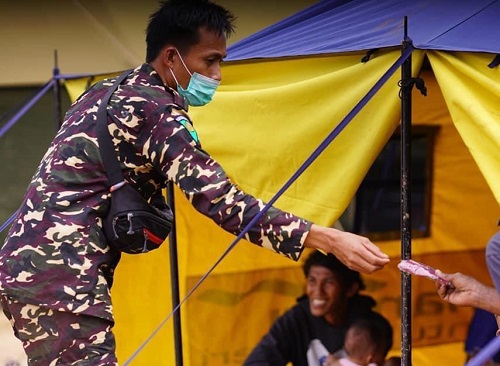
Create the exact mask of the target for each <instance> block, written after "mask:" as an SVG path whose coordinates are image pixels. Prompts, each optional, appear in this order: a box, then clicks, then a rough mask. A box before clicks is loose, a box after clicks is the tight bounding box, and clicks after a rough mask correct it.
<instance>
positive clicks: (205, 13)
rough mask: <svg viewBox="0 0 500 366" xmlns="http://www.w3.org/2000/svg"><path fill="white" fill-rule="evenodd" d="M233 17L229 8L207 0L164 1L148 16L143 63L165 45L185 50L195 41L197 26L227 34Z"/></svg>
mask: <svg viewBox="0 0 500 366" xmlns="http://www.w3.org/2000/svg"><path fill="white" fill-rule="evenodd" d="M235 19H236V18H235V17H234V15H233V14H232V13H231V12H230V11H228V10H227V9H225V8H223V7H222V6H220V5H217V4H215V3H213V2H212V1H210V0H166V1H164V2H162V3H161V7H160V9H158V10H157V11H156V12H155V13H153V14H151V16H150V17H149V23H148V27H147V30H146V47H147V48H146V62H151V61H153V60H154V59H155V58H156V57H157V56H158V54H159V53H160V51H161V49H162V48H163V47H164V46H165V45H167V44H172V45H174V46H175V47H176V48H177V49H179V52H185V51H186V50H188V49H189V48H190V47H191V46H193V45H194V44H196V43H197V42H198V41H199V29H200V28H201V27H205V28H206V29H207V30H208V31H210V32H213V33H215V34H217V35H219V36H222V35H225V36H226V37H229V36H230V35H231V34H232V33H233V32H234V24H233V23H234V20H235Z"/></svg>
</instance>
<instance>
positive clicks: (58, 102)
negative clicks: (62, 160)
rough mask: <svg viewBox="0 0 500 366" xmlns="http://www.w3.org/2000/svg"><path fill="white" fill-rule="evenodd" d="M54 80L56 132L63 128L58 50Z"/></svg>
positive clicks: (55, 57) (53, 72)
mask: <svg viewBox="0 0 500 366" xmlns="http://www.w3.org/2000/svg"><path fill="white" fill-rule="evenodd" d="M52 75H53V78H54V115H55V122H56V131H57V130H59V127H61V124H62V121H61V83H60V81H59V65H58V60H57V50H54V69H53V71H52Z"/></svg>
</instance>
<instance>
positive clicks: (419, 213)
mask: <svg viewBox="0 0 500 366" xmlns="http://www.w3.org/2000/svg"><path fill="white" fill-rule="evenodd" d="M438 129H439V127H436V126H412V141H411V159H412V162H411V178H412V179H411V225H412V236H413V237H424V236H429V235H430V228H429V223H430V210H431V195H432V161H433V150H434V137H435V135H436V133H437V131H438ZM400 181H401V136H400V130H399V129H398V130H397V131H396V132H395V133H394V134H393V136H392V137H391V138H390V139H389V141H388V142H387V144H386V145H385V147H384V148H383V150H382V151H381V152H380V154H379V156H378V157H377V159H376V160H375V162H374V163H373V165H372V167H371V168H370V170H369V171H368V173H367V175H366V176H365V179H364V180H363V182H362V183H361V185H360V187H359V189H358V191H357V193H356V195H355V198H354V199H353V200H352V202H351V205H350V206H349V208H348V209H347V210H346V212H345V213H344V215H343V216H342V217H341V219H340V221H341V223H342V225H343V226H344V228H345V229H346V230H349V231H352V232H355V233H358V234H362V235H364V236H367V237H369V238H370V239H372V240H395V239H399V238H400V237H401V234H400V227H401V183H400Z"/></svg>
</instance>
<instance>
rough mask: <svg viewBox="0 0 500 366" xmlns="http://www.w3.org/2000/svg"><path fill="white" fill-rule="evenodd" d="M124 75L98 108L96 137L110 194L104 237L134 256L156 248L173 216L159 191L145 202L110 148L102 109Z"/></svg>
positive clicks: (125, 74)
mask: <svg viewBox="0 0 500 366" xmlns="http://www.w3.org/2000/svg"><path fill="white" fill-rule="evenodd" d="M128 73H129V72H125V73H123V74H122V75H120V77H119V78H118V79H117V80H116V82H115V83H114V84H113V86H112V87H111V88H110V89H109V91H108V93H107V94H106V95H105V96H104V98H103V99H102V101H101V104H100V105H99V108H98V111H97V138H98V141H99V150H100V153H101V157H102V160H103V163H104V168H105V170H106V175H107V177H108V182H109V185H110V192H111V203H110V206H109V210H108V212H107V214H106V215H105V216H104V217H103V221H102V222H103V229H104V235H105V236H106V239H107V240H108V244H109V245H110V246H111V247H112V248H115V249H117V250H119V251H121V252H125V253H129V254H137V253H146V252H149V251H151V250H154V249H157V248H159V247H160V245H161V244H162V243H163V242H164V241H165V239H167V237H168V235H169V234H170V231H171V230H172V227H173V213H172V210H171V209H170V207H169V206H168V205H167V203H166V201H165V197H164V196H163V194H162V192H161V190H158V191H157V192H155V193H154V194H153V196H152V197H151V199H150V200H149V202H148V201H146V200H145V199H144V198H143V197H142V195H141V194H140V193H139V192H138V191H137V190H136V189H135V188H134V187H132V186H131V185H130V184H128V183H127V182H126V181H125V179H124V177H123V173H122V170H121V168H120V164H119V162H118V158H117V155H116V152H115V150H114V147H113V141H112V139H111V136H110V134H109V130H108V119H107V109H106V108H107V105H108V101H109V98H110V97H111V94H113V92H114V91H115V90H116V89H117V87H118V85H119V84H120V83H121V82H122V81H123V80H124V79H125V78H126V76H127V75H128Z"/></svg>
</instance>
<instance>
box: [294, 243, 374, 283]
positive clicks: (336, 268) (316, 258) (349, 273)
mask: <svg viewBox="0 0 500 366" xmlns="http://www.w3.org/2000/svg"><path fill="white" fill-rule="evenodd" d="M312 266H321V267H325V268H328V269H329V270H330V271H332V273H333V274H334V275H335V277H336V278H337V280H338V281H339V283H340V285H341V286H342V288H344V289H348V288H350V287H351V286H352V285H353V284H355V283H357V284H358V285H359V289H360V290H364V289H365V288H366V286H365V284H364V282H363V279H362V278H361V275H360V274H359V272H357V271H354V270H352V269H350V268H349V267H347V266H346V265H345V264H344V263H342V262H341V261H340V260H339V259H338V258H337V257H336V256H334V255H333V254H330V253H329V254H327V255H325V254H323V253H321V252H320V251H318V250H315V251H313V252H312V253H311V254H310V255H309V257H307V259H306V261H305V262H304V266H303V267H302V268H303V270H304V275H305V276H306V277H307V276H309V271H310V270H311V267H312Z"/></svg>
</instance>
